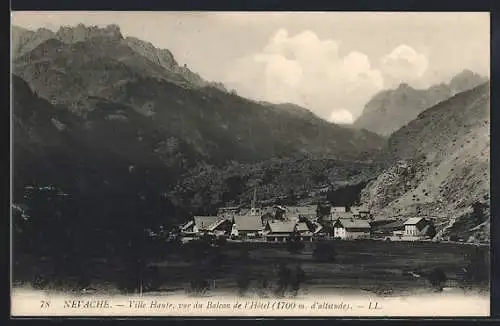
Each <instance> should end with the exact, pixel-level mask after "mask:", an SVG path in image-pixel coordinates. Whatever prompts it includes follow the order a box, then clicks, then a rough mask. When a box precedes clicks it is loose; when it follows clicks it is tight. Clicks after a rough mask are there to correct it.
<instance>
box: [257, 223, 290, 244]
mask: <svg viewBox="0 0 500 326" xmlns="http://www.w3.org/2000/svg"><path fill="white" fill-rule="evenodd" d="M296 225H297V223H296V222H293V221H272V222H268V223H267V225H266V227H265V228H264V235H265V238H266V241H268V242H286V241H287V239H288V238H289V237H290V236H291V235H292V233H294V232H295V230H296Z"/></svg>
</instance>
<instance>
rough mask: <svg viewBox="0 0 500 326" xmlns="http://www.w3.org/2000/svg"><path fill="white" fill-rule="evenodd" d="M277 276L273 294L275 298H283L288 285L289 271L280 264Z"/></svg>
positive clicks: (289, 279)
mask: <svg viewBox="0 0 500 326" xmlns="http://www.w3.org/2000/svg"><path fill="white" fill-rule="evenodd" d="M277 276H278V281H277V282H276V285H277V286H276V289H275V294H276V296H277V297H279V298H282V297H284V296H285V293H286V290H287V288H288V286H289V285H290V281H291V271H290V269H289V268H288V267H287V266H286V265H285V264H283V263H282V264H281V265H280V267H279V269H278V275H277Z"/></svg>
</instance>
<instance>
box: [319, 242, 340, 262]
mask: <svg viewBox="0 0 500 326" xmlns="http://www.w3.org/2000/svg"><path fill="white" fill-rule="evenodd" d="M313 258H314V259H315V260H316V261H320V262H334V261H335V260H336V258H337V252H336V251H335V246H334V245H333V244H332V243H328V242H319V243H318V244H316V248H314V251H313Z"/></svg>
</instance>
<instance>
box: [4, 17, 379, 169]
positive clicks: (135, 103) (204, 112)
mask: <svg viewBox="0 0 500 326" xmlns="http://www.w3.org/2000/svg"><path fill="white" fill-rule="evenodd" d="M73 29H74V31H72V29H67V28H66V29H64V30H63V32H61V31H60V32H58V33H57V35H59V36H58V37H56V38H51V39H49V40H47V41H45V42H43V43H41V44H40V45H39V46H38V47H36V48H34V49H33V50H32V51H30V52H26V53H24V54H23V55H21V56H19V57H17V59H16V60H15V62H14V73H15V74H17V75H19V76H20V77H22V78H23V79H24V80H26V81H27V82H28V84H29V85H30V87H31V88H32V89H33V90H34V91H36V93H37V94H38V95H39V96H41V97H42V98H45V99H47V100H48V101H50V102H51V103H53V104H55V105H63V106H65V107H69V108H70V110H71V111H72V112H74V113H75V114H77V115H78V116H80V117H82V118H83V119H86V118H87V116H88V115H89V114H90V112H95V111H96V110H98V108H97V106H96V105H95V101H96V100H97V101H99V102H106V103H109V105H111V106H124V107H131V108H133V109H134V110H135V112H137V113H139V114H140V115H142V116H143V117H145V118H147V119H148V120H153V121H154V124H155V125H156V126H158V128H163V129H165V130H168V131H169V133H171V134H172V136H174V137H175V138H176V139H177V140H178V141H179V142H183V143H186V144H189V146H191V148H193V149H194V150H195V151H196V152H197V154H199V155H200V156H202V157H203V159H204V160H205V161H207V162H208V163H216V164H219V165H220V164H224V163H225V162H227V161H229V160H236V161H244V162H249V161H251V162H256V161H260V160H265V159H269V158H271V157H290V156H296V155H299V156H304V155H305V156H308V155H315V156H317V155H321V156H326V157H329V158H336V159H359V158H360V157H364V158H369V157H370V156H371V155H373V154H374V153H377V152H378V151H379V149H380V148H382V147H383V146H384V145H385V140H384V139H382V138H381V137H378V136H376V135H374V134H372V133H370V132H366V131H357V130H351V129H348V128H344V127H341V126H337V125H334V124H330V123H328V122H326V121H324V120H322V119H320V118H318V117H315V116H302V115H297V114H296V113H295V112H289V110H276V109H274V108H271V107H268V106H264V105H260V104H257V103H255V102H253V101H250V100H247V99H244V98H241V97H239V96H237V95H235V94H228V93H227V92H224V91H221V90H220V89H218V88H215V87H201V88H200V87H199V85H197V84H194V85H193V83H192V80H191V79H190V78H187V77H186V74H179V73H173V72H172V71H173V70H172V67H177V65H176V63H175V60H174V59H173V57H171V56H170V55H169V54H168V53H167V52H165V51H163V50H161V51H160V50H158V51H156V50H155V49H154V48H152V47H151V46H148V45H147V44H146V43H144V42H142V43H144V44H146V45H141V44H142V43H141V41H138V40H133V41H130V39H128V41H127V39H124V38H123V36H122V35H121V34H120V33H119V29H117V27H116V26H110V27H107V28H106V29H104V31H103V32H100V33H99V32H98V31H99V30H100V29H96V28H93V27H92V28H86V27H84V26H83V27H82V26H80V25H79V26H77V27H75V28H73ZM71 31H72V32H71ZM61 35H63V36H64V37H63V36H61ZM82 35H83V36H82ZM61 40H62V41H61ZM130 44H133V45H132V46H130ZM138 47H139V48H140V49H141V50H140V51H139V50H137V48H138ZM155 51H156V52H155ZM162 51H163V52H162ZM153 54H157V55H158V56H160V54H161V56H160V58H158V59H157V60H153V59H152V57H153ZM176 69H177V68H176ZM174 70H175V69H174ZM128 123H129V124H134V120H133V119H129V120H128Z"/></svg>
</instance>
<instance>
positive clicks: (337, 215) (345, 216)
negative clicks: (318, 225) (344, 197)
mask: <svg viewBox="0 0 500 326" xmlns="http://www.w3.org/2000/svg"><path fill="white" fill-rule="evenodd" d="M339 218H340V219H353V218H354V214H353V213H351V212H335V213H333V219H334V220H336V219H339Z"/></svg>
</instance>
